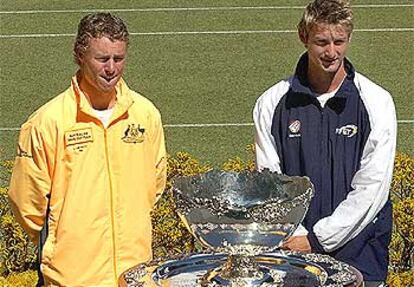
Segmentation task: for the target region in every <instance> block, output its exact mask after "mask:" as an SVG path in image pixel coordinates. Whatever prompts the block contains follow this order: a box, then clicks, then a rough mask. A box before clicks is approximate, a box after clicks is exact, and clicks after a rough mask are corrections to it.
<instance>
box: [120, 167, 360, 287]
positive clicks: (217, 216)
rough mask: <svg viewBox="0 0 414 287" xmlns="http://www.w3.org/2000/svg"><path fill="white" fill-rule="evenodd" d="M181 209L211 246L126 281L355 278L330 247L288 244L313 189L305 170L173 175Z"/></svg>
mask: <svg viewBox="0 0 414 287" xmlns="http://www.w3.org/2000/svg"><path fill="white" fill-rule="evenodd" d="M173 192H174V198H175V202H176V206H177V212H178V214H179V215H180V217H181V218H182V220H183V221H184V223H185V225H186V226H187V228H188V229H189V230H190V232H191V233H192V234H193V235H194V236H195V237H196V238H197V240H199V241H200V242H201V243H202V244H203V245H204V246H206V247H208V248H209V249H210V250H211V251H212V253H210V254H196V255H192V256H187V257H184V258H180V259H173V260H169V261H166V262H162V263H160V262H156V261H154V262H152V263H148V264H141V265H139V266H138V267H136V268H133V269H131V270H129V271H128V272H127V273H126V274H125V275H124V278H123V279H124V280H125V282H127V283H128V284H127V286H134V287H137V286H199V287H210V286H232V287H248V286H261V287H267V286H280V287H281V286H284V287H286V286H355V285H352V284H353V282H355V281H356V276H355V272H354V271H355V270H353V269H352V267H351V266H349V265H347V264H345V263H342V262H339V261H336V260H334V259H333V258H331V257H329V256H326V255H318V254H300V253H294V252H289V253H286V252H283V251H281V250H279V246H280V245H281V243H282V242H283V240H285V239H287V238H288V237H289V236H291V235H292V234H293V232H294V231H295V230H296V228H297V227H298V225H299V224H300V223H301V222H302V220H303V218H304V216H305V214H306V211H307V210H308V208H309V204H310V201H311V199H312V197H313V194H314V190H313V185H312V183H311V182H310V180H309V179H308V178H307V177H296V176H295V177H290V176H285V175H280V174H277V173H272V172H270V171H268V170H264V171H262V172H257V171H255V172H247V171H246V172H241V173H236V172H222V171H210V172H207V173H205V174H201V175H197V176H192V177H180V178H177V179H176V180H175V181H174V190H173Z"/></svg>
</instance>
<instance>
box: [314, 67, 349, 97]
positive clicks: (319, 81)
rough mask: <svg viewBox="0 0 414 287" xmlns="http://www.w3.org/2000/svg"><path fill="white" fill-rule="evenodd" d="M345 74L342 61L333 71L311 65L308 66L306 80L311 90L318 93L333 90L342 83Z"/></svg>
mask: <svg viewBox="0 0 414 287" xmlns="http://www.w3.org/2000/svg"><path fill="white" fill-rule="evenodd" d="M345 76H346V72H345V67H344V63H342V65H341V66H340V67H339V69H338V70H337V71H336V72H334V73H327V72H325V71H321V70H320V69H315V68H314V67H312V66H311V65H309V68H308V80H309V84H310V86H311V88H312V90H313V91H314V92H316V93H318V94H323V93H329V92H332V91H334V90H335V89H336V88H338V87H339V85H340V84H341V83H342V81H343V79H344V78H345Z"/></svg>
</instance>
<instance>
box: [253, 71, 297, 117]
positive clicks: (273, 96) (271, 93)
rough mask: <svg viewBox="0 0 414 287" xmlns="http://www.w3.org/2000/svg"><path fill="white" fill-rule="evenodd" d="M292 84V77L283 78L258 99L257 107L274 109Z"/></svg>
mask: <svg viewBox="0 0 414 287" xmlns="http://www.w3.org/2000/svg"><path fill="white" fill-rule="evenodd" d="M290 86H291V78H289V79H286V80H282V81H280V82H278V83H276V84H275V85H273V86H271V87H270V88H268V89H267V90H266V91H265V92H264V93H263V94H262V95H261V96H260V97H259V98H258V99H257V100H256V105H255V109H262V108H264V107H266V108H267V109H271V110H273V109H274V108H276V106H277V105H278V103H279V102H280V100H281V99H282V98H283V96H284V95H286V93H287V92H288V91H289V88H290Z"/></svg>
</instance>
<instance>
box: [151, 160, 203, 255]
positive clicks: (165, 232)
mask: <svg viewBox="0 0 414 287" xmlns="http://www.w3.org/2000/svg"><path fill="white" fill-rule="evenodd" d="M210 169H211V167H210V166H209V165H208V164H200V163H199V162H198V161H197V160H196V159H194V158H193V157H192V156H191V155H190V154H188V153H185V152H179V153H177V154H176V155H175V156H169V157H168V166H167V187H166V190H165V191H164V193H163V195H162V196H161V198H160V199H159V201H158V202H157V205H156V207H155V209H154V211H153V212H152V225H153V230H152V232H153V241H152V248H153V253H154V258H162V257H169V256H172V255H178V254H190V253H193V252H195V251H196V249H197V250H199V249H200V248H201V247H200V246H198V245H197V243H196V242H195V240H194V238H193V236H192V235H191V234H190V233H189V231H188V230H187V229H186V228H185V226H184V224H183V222H182V221H181V220H180V218H179V217H178V215H177V213H176V212H175V204H174V200H173V195H172V182H173V180H174V178H175V177H177V176H190V175H196V174H200V173H205V172H207V171H208V170H210Z"/></svg>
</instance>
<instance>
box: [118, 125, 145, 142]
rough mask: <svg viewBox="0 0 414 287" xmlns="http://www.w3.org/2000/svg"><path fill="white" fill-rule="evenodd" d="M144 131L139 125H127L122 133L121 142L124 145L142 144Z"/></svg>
mask: <svg viewBox="0 0 414 287" xmlns="http://www.w3.org/2000/svg"><path fill="white" fill-rule="evenodd" d="M144 133H145V129H144V128H143V127H141V125H140V124H138V125H137V126H135V124H129V125H128V128H127V129H126V130H125V132H124V136H123V137H122V140H123V141H124V142H126V143H134V144H135V143H142V142H143V141H144Z"/></svg>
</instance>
